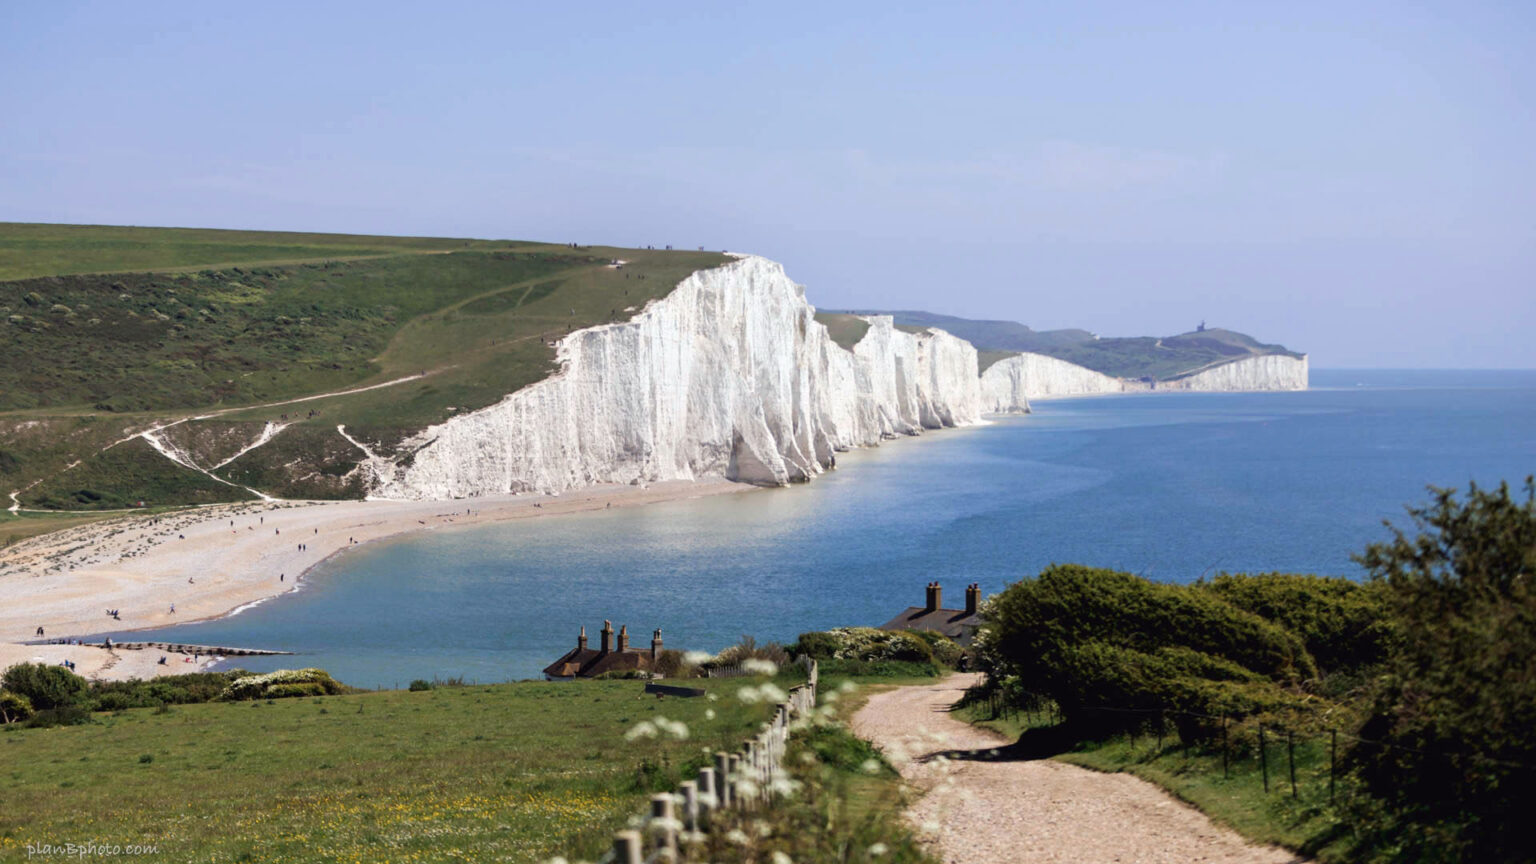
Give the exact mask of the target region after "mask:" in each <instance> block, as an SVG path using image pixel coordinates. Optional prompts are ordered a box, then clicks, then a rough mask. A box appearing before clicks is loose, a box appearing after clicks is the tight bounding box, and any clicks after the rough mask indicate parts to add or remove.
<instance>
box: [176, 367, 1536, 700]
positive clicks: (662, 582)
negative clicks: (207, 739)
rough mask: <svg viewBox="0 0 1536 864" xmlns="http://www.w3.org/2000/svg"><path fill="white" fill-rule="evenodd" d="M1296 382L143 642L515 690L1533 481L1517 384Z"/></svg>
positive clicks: (398, 544)
mask: <svg viewBox="0 0 1536 864" xmlns="http://www.w3.org/2000/svg"><path fill="white" fill-rule="evenodd" d="M1312 384H1313V387H1314V389H1313V390H1310V391H1307V392H1303V393H1275V394H1148V395H1139V396H1121V397H1107V398H1093V399H1075V400H1063V401H1056V402H1042V403H1040V404H1039V405H1037V406H1036V409H1037V410H1036V413H1034V414H1032V415H1029V416H1026V417H1018V418H1008V419H1003V420H999V421H997V422H995V423H992V424H991V425H987V426H982V427H977V428H972V429H962V430H953V431H944V432H938V433H933V434H930V435H926V436H923V437H921V438H914V439H910V440H901V441H895V442H890V443H888V444H887V445H886V446H883V447H880V448H878V449H874V450H869V451H860V452H857V453H850V454H846V455H845V456H843V457H842V458H841V460H840V464H839V470H837V471H835V472H832V473H831V474H829V475H827V476H825V477H822V478H819V479H817V480H816V481H815V482H814V483H811V484H809V485H805V486H798V487H794V488H789V489H776V490H766V491H761V492H752V493H748V494H742V495H733V496H723V497H712V498H709V499H705V500H700V501H683V502H674V503H668V504H659V505H655V506H650V507H643V508H633V509H623V510H616V511H607V512H601V513H593V514H584V515H578V516H569V517H548V518H543V519H537V520H529V521H525V522H517V523H508V524H500V525H488V526H475V527H466V528H460V529H449V530H439V531H437V532H434V533H431V534H426V535H421V536H416V537H411V538H408V539H403V540H399V541H395V542H389V543H382V544H378V545H370V546H365V547H361V548H359V549H358V550H356V551H355V552H353V553H352V554H349V555H347V556H344V557H343V558H341V559H338V560H335V561H332V562H331V563H328V564H326V565H323V566H322V567H321V568H320V569H318V570H317V571H315V572H314V573H313V574H311V576H310V578H309V580H308V584H307V585H306V587H305V588H304V589H303V590H301V591H299V592H297V593H295V594H293V595H289V596H286V597H282V598H278V599H275V600H272V601H270V602H268V603H265V604H262V605H260V606H257V607H255V608H253V609H250V610H248V611H246V612H243V613H241V614H239V615H236V616H234V617H232V618H227V619H224V620H221V621H213V622H206V623H202V624H191V625H183V626H180V627H177V628H174V629H172V630H169V631H163V632H164V633H166V634H168V635H172V636H174V638H177V639H180V640H185V641H189V642H196V643H202V644H226V645H228V644H234V645H251V646H262V647H270V648H281V649H286V650H292V651H297V652H300V653H301V654H302V655H303V656H302V657H299V658H282V659H279V660H275V661H273V660H249V661H244V662H242V663H241V665H243V666H245V667H246V668H250V669H258V670H265V669H271V668H278V667H280V666H292V665H294V664H295V662H300V663H303V664H304V665H315V666H321V667H324V668H326V669H329V670H330V671H331V672H332V673H333V674H334V675H336V676H337V677H338V678H340V679H341V680H343V681H346V682H349V683H352V684H356V685H359V686H381V685H382V686H394V685H396V684H401V685H403V684H404V683H405V682H407V681H409V680H410V679H412V678H431V677H433V676H449V675H462V676H464V677H466V678H469V679H474V680H479V681H501V680H507V679H515V678H524V677H533V676H536V675H538V674H539V670H540V669H541V668H543V666H544V665H546V664H547V663H549V662H550V661H551V660H553V659H555V658H556V657H558V656H559V655H560V654H562V653H563V652H564V651H566V650H567V649H568V648H570V647H573V646H574V644H575V639H576V631H577V627H578V626H580V625H583V624H585V625H586V626H587V628H588V633H589V635H590V636H591V637H592V639H593V640H594V642H595V641H596V638H597V630H598V628H599V627H601V625H602V621H603V619H605V618H609V619H612V620H613V622H614V626H615V627H617V626H618V625H619V624H628V625H629V628H630V632H631V640H632V642H635V643H648V642H649V640H650V634H651V630H652V629H653V628H656V627H660V628H662V629H663V632H664V637H665V640H666V644H667V646H668V647H677V648H686V649H702V650H716V649H719V648H720V647H723V646H724V645H726V644H728V643H730V642H732V641H734V640H735V639H736V638H737V637H739V636H741V635H742V634H748V633H750V634H753V635H754V636H756V637H757V638H759V639H780V640H788V639H792V638H793V637H794V636H795V635H796V634H797V633H799V632H801V631H803V630H810V629H820V628H826V627H833V626H840V625H850V624H864V625H878V624H880V623H882V622H884V621H886V620H888V619H889V618H890V617H892V616H893V615H894V614H895V613H897V612H898V611H900V610H901V609H903V608H904V607H906V606H908V605H921V602H922V597H923V586H924V584H925V583H927V582H928V581H929V580H933V579H937V580H939V581H940V582H942V583H943V586H944V591H945V598H946V600H947V603H948V605H951V606H955V605H959V604H960V603H961V602H962V601H963V588H964V586H965V585H966V584H967V583H970V582H980V583H981V586H982V588H983V590H984V591H985V592H987V593H989V594H990V593H992V592H995V591H998V590H1000V589H1001V588H1003V587H1004V586H1005V585H1006V584H1008V583H1009V582H1012V581H1014V580H1017V579H1019V578H1020V577H1022V576H1026V575H1030V574H1034V573H1037V572H1038V571H1039V570H1040V569H1041V568H1042V567H1044V566H1046V565H1047V564H1050V563H1052V562H1081V563H1085V564H1092V565H1097V566H1103V567H1115V568H1120V569H1124V570H1130V571H1133V572H1137V573H1143V574H1145V575H1146V576H1148V577H1150V578H1153V579H1162V580H1168V581H1172V582H1187V581H1190V580H1193V579H1196V578H1198V577H1199V576H1200V575H1202V574H1204V573H1209V572H1215V571H1220V570H1228V571H1250V572H1258V571H1269V570H1285V571H1296V572H1311V573H1327V574H1343V575H1350V576H1358V575H1360V571H1359V569H1358V568H1357V567H1356V565H1354V564H1353V563H1352V562H1351V561H1350V555H1351V554H1352V553H1355V552H1358V551H1360V549H1361V548H1363V547H1364V546H1365V544H1367V543H1369V542H1372V541H1376V540H1381V539H1384V538H1385V537H1386V536H1387V534H1386V531H1385V529H1384V528H1383V527H1382V525H1381V522H1382V520H1383V519H1393V520H1395V521H1396V522H1398V523H1399V524H1406V523H1407V519H1406V517H1405V514H1404V511H1403V507H1404V505H1405V504H1407V503H1422V502H1424V501H1425V500H1427V493H1426V491H1425V486H1426V485H1427V484H1435V485H1440V486H1456V487H1462V488H1464V487H1465V486H1466V484H1467V481H1468V480H1474V479H1475V480H1477V481H1478V482H1479V483H1481V484H1496V483H1497V482H1498V481H1499V480H1503V479H1508V480H1510V481H1511V483H1512V484H1514V483H1516V482H1517V481H1519V480H1520V479H1521V478H1523V477H1524V476H1525V475H1526V474H1528V473H1531V472H1533V471H1536V372H1459V371H1458V372H1427V371H1411V372H1409V371H1327V370H1319V371H1315V372H1314V373H1313V378H1312Z"/></svg>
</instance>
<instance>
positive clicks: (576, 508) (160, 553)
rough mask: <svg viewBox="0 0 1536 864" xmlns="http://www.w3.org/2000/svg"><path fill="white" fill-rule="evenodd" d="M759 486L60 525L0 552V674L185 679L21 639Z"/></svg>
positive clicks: (262, 510) (160, 621) (224, 605)
mask: <svg viewBox="0 0 1536 864" xmlns="http://www.w3.org/2000/svg"><path fill="white" fill-rule="evenodd" d="M753 488H755V487H752V486H747V485H744V484H740V483H731V482H728V481H725V480H702V481H683V480H679V481H667V482H661V483H652V484H649V485H646V486H593V487H589V488H586V489H579V490H573V491H570V492H566V493H564V494H561V495H515V496H514V495H508V496H499V497H487V498H473V499H463V500H455V501H327V502H299V501H276V502H253V503H243V504H230V505H221V506H216V507H204V508H198V509H195V510H185V511H180V512H177V513H169V514H161V515H159V516H138V515H130V516H124V517H123V518H120V519H112V520H108V521H105V522H97V523H92V524H89V525H82V526H79V527H75V528H68V529H65V530H62V531H56V532H53V533H50V534H44V535H42V536H39V537H33V538H30V539H28V540H25V541H22V542H21V543H17V544H16V545H14V546H12V547H10V548H8V549H6V550H4V551H3V552H0V668H4V667H5V666H8V665H10V664H12V663H17V662H25V661H29V660H31V659H33V658H34V657H38V656H42V657H49V658H52V653H58V652H59V651H61V650H62V651H63V653H60V656H59V657H58V658H57V659H51V662H59V661H60V660H62V659H64V658H65V656H68V657H69V659H71V660H73V661H74V662H75V663H77V664H79V670H78V671H79V672H81V673H82V674H86V673H88V672H89V673H91V674H89V675H88V676H87V677H105V678H113V679H120V678H128V677H146V676H148V675H153V674H157V673H158V674H178V673H181V672H186V671H192V670H193V669H194V668H198V667H201V666H202V665H203V664H202V663H197V664H194V663H183V662H181V658H180V657H179V656H176V657H168V661H167V664H166V665H165V666H161V665H159V664H158V658H159V653H156V652H149V651H120V652H115V654H117V655H119V656H117V657H116V659H115V660H114V659H113V658H103V657H102V656H101V655H104V654H106V653H107V652H104V651H102V649H99V648H94V647H90V646H67V645H22V644H19V643H22V642H30V641H33V640H36V639H38V638H40V637H39V636H38V635H37V628H38V627H42V628H43V631H44V632H43V637H41V638H45V639H55V638H71V637H79V636H83V635H87V634H95V633H103V632H115V631H120V630H135V629H145V628H158V627H166V626H170V625H172V624H178V623H186V622H189V621H198V620H203V619H207V618H216V617H220V616H223V615H227V614H229V613H230V612H232V611H234V610H237V609H240V608H242V607H246V606H249V605H250V604H253V603H257V602H260V601H262V600H266V599H269V598H271V597H275V596H277V595H279V594H282V593H284V592H287V591H292V590H294V589H295V588H297V587H298V585H299V583H300V579H301V577H302V576H303V575H304V574H305V573H307V572H308V571H309V570H310V569H312V568H313V567H314V566H315V565H317V564H319V563H320V562H322V561H324V560H326V559H327V558H329V557H331V556H333V555H337V554H340V553H343V552H345V551H346V550H348V549H352V548H356V547H357V546H360V545H362V544H365V543H368V542H371V541H377V540H381V539H384V538H387V537H396V536H399V535H402V534H407V533H411V532H416V531H430V530H434V529H440V528H443V527H446V526H449V525H454V526H463V525H474V524H481V523H489V522H501V521H506V520H512V519H532V518H538V517H541V516H555V515H562V514H571V513H580V512H584V511H594V510H604V509H608V508H616V507H635V506H640V505H644V504H651V503H655V502H659V501H674V500H680V499H685V498H697V497H703V496H708V495H721V494H729V493H734V492H742V491H747V490H750V489H753ZM172 604H175V611H174V612H172V611H171V608H172ZM108 609H113V610H117V612H118V615H119V620H114V619H112V618H111V617H108V615H107V610H108ZM235 647H245V648H281V647H282V646H271V645H250V646H235ZM50 652H52V653H50ZM151 654H153V656H150V655H151ZM138 655H143V656H144V657H145V658H148V659H147V662H144V661H143V660H142V659H141V658H140V657H139V656H138Z"/></svg>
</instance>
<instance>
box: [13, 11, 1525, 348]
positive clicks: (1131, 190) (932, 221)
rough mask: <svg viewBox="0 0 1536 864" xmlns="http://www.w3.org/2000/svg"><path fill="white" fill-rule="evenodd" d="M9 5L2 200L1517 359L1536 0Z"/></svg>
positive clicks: (960, 304)
mask: <svg viewBox="0 0 1536 864" xmlns="http://www.w3.org/2000/svg"><path fill="white" fill-rule="evenodd" d="M730 5H735V4H719V3H699V4H695V5H689V6H685V5H676V4H669V3H658V2H651V3H644V4H640V3H635V4H626V5H611V6H605V5H602V4H590V3H572V4H556V3H543V4H511V3H484V4H452V3H432V4H428V3H410V4H406V3H399V4H389V3H383V2H372V3H356V4H343V3H304V4H298V3H293V4H288V3H245V4H223V3H181V4H163V3H153V2H141V3H95V4H86V3H69V2H34V3H19V2H8V3H5V4H4V5H3V6H0V220H20V221H46V222H100V223H112V224H139V225H195V226H210V227H229V228H263V229H295V230H316V231H347V232H366V233H393V234H435V235H451V236H476V237H515V238H529V239H548V240H555V241H566V240H579V241H583V242H602V243H613V244H619V245H638V244H646V243H655V244H658V245H659V244H664V243H671V244H675V245H678V246H699V245H702V246H706V247H710V248H729V249H735V250H743V251H751V252H758V253H761V254H764V255H768V256H771V257H773V258H776V259H778V260H781V261H783V262H784V263H785V264H786V265H787V267H788V268H789V272H790V275H791V276H793V277H794V278H796V279H797V280H798V281H800V282H803V283H805V284H806V285H807V290H808V295H809V297H810V299H811V301H812V302H813V303H816V304H817V305H819V306H823V307H846V306H857V307H888V308H922V309H928V310H931V311H935V312H945V313H951V314H958V315H965V316H971V317H992V318H1011V319H1015V320H1019V321H1023V322H1025V323H1027V324H1030V325H1031V326H1034V327H1037V328H1052V327H1067V326H1080V327H1086V328H1088V329H1091V330H1094V331H1095V332H1098V333H1101V334H1105V335H1138V334H1169V333H1175V332H1180V331H1183V330H1188V329H1191V328H1192V327H1193V326H1194V324H1195V323H1197V322H1198V321H1199V320H1200V319H1202V318H1203V319H1206V320H1207V321H1209V322H1210V323H1211V325H1213V326H1216V325H1221V326H1228V327H1233V328H1236V329H1239V330H1244V331H1247V332H1250V333H1253V334H1254V335H1256V336H1258V337H1260V338H1263V339H1266V340H1271V341H1282V342H1284V343H1286V344H1287V345H1289V346H1292V347H1294V348H1298V349H1301V350H1306V351H1310V352H1312V355H1313V362H1314V364H1315V365H1318V366H1447V367H1449V366H1460V367H1536V335H1533V334H1536V156H1533V154H1536V4H1532V3H1529V2H1520V0H1511V2H1507V3H1502V4H1500V3H1478V2H1446V3H1439V4H1433V3H1410V2H1395V3H1380V4H1374V3H1368V2H1367V3H1338V2H1319V3H1311V2H1274V3H1231V2H1213V3H1208V4H1181V3H1144V2H1121V3H1050V4H1046V3H1039V4H1020V3H999V4H951V3H944V4H938V3H935V4H929V5H927V6H918V5H907V4H901V3H892V2H878V3H838V4H825V3H815V4H797V3H789V2H778V3H756V4H750V5H749V4H740V5H742V6H743V7H745V8H742V9H731V8H729V6H730Z"/></svg>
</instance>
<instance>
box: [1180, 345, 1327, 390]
mask: <svg viewBox="0 0 1536 864" xmlns="http://www.w3.org/2000/svg"><path fill="white" fill-rule="evenodd" d="M1307 377H1308V361H1307V355H1305V354H1303V355H1301V356H1300V357H1291V356H1289V355H1286V354H1263V355H1260V356H1257V357H1244V358H1242V359H1241V360H1233V361H1232V362H1231V363H1223V364H1221V365H1220V366H1214V367H1212V368H1210V369H1206V370H1205V371H1203V372H1196V373H1195V374H1193V375H1186V376H1185V377H1183V378H1175V379H1173V380H1172V381H1159V382H1158V383H1157V389H1159V390H1206V391H1218V390H1222V391H1224V390H1305V389H1307Z"/></svg>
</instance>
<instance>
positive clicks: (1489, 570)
mask: <svg viewBox="0 0 1536 864" xmlns="http://www.w3.org/2000/svg"><path fill="white" fill-rule="evenodd" d="M1524 498H1525V500H1524V501H1523V502H1521V501H1517V500H1515V499H1514V497H1512V496H1511V495H1510V491H1509V487H1508V485H1507V484H1501V485H1500V486H1499V488H1498V490H1497V491H1494V492H1488V491H1485V490H1483V489H1479V488H1478V487H1477V485H1476V484H1472V485H1471V487H1470V488H1469V490H1468V492H1467V495H1466V498H1465V500H1457V498H1456V497H1455V490H1451V489H1436V490H1434V500H1433V502H1432V503H1430V504H1429V505H1428V506H1426V507H1422V508H1410V509H1409V511H1408V512H1409V514H1410V516H1411V517H1412V519H1413V522H1414V525H1415V527H1416V528H1417V529H1418V534H1417V535H1416V536H1409V535H1407V534H1405V533H1404V532H1402V531H1400V530H1396V529H1394V532H1393V533H1394V535H1395V536H1394V537H1393V539H1392V540H1391V541H1390V542H1386V543H1378V544H1373V545H1372V546H1370V547H1368V548H1367V549H1366V551H1365V554H1363V555H1361V556H1360V557H1359V558H1358V559H1357V560H1359V561H1360V563H1361V564H1363V565H1365V567H1367V568H1368V569H1369V570H1370V572H1371V574H1372V578H1373V579H1374V580H1376V582H1377V583H1379V584H1380V585H1381V586H1382V590H1384V591H1385V593H1386V597H1387V603H1388V606H1389V608H1390V610H1391V614H1392V615H1393V617H1394V618H1395V619H1396V621H1397V625H1398V627H1399V628H1401V632H1402V633H1403V635H1404V638H1402V639H1400V640H1396V641H1394V642H1393V644H1392V649H1391V652H1390V655H1389V657H1388V659H1387V662H1386V666H1385V668H1386V671H1387V674H1386V675H1384V676H1382V677H1381V678H1380V679H1379V686H1378V691H1377V693H1376V695H1375V699H1374V704H1373V706H1372V710H1371V715H1370V717H1369V719H1368V720H1367V721H1366V722H1365V724H1364V725H1363V727H1362V728H1361V731H1360V737H1361V738H1362V739H1364V740H1363V741H1361V742H1360V743H1358V744H1357V745H1356V746H1355V747H1354V748H1353V749H1352V750H1351V752H1350V761H1351V762H1352V763H1353V764H1354V765H1355V766H1356V768H1357V770H1358V773H1359V775H1360V777H1361V779H1362V780H1363V781H1364V782H1365V786H1366V788H1367V789H1368V790H1369V792H1370V793H1371V795H1372V796H1373V798H1374V799H1375V801H1376V802H1379V804H1380V807H1379V809H1378V810H1377V811H1375V812H1369V811H1367V812H1365V813H1362V814H1356V815H1357V818H1358V819H1360V821H1364V822H1372V823H1373V824H1374V827H1375V828H1376V835H1377V837H1378V838H1379V840H1380V842H1381V843H1382V845H1384V846H1390V847H1391V848H1393V849H1396V850H1397V854H1398V855H1399V856H1400V858H1401V860H1415V861H1495V862H1506V861H1532V860H1536V832H1532V831H1531V830H1530V827H1529V825H1527V824H1526V823H1527V822H1528V821H1529V813H1530V802H1531V801H1533V800H1536V734H1533V733H1532V731H1531V725H1530V719H1531V718H1532V717H1536V587H1533V586H1532V584H1531V580H1532V578H1533V577H1536V481H1533V480H1532V479H1531V478H1527V479H1526V483H1525V496H1524Z"/></svg>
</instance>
